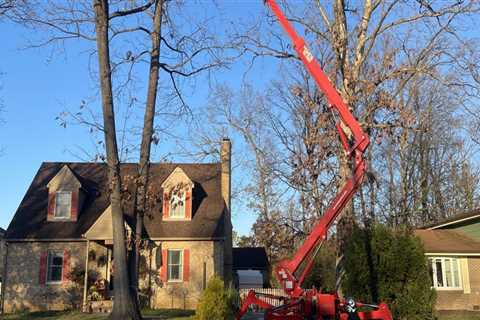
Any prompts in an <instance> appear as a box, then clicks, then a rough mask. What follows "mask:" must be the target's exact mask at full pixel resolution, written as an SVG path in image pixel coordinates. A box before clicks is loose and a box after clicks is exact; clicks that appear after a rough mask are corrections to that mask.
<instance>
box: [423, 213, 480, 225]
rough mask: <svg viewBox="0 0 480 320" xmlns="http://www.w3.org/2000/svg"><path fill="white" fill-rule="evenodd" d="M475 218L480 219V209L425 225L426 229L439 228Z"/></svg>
mask: <svg viewBox="0 0 480 320" xmlns="http://www.w3.org/2000/svg"><path fill="white" fill-rule="evenodd" d="M474 219H480V209H476V210H472V211H469V212H462V213H459V214H456V215H454V216H452V217H449V218H446V219H443V220H441V221H439V222H436V223H431V224H428V225H426V226H425V227H424V229H439V228H444V227H451V226H454V225H456V224H459V223H464V222H466V221H471V220H474Z"/></svg>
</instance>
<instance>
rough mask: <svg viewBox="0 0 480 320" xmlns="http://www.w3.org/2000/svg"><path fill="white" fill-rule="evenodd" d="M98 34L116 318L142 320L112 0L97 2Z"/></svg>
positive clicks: (113, 317) (112, 316)
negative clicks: (119, 125) (126, 197)
mask: <svg viewBox="0 0 480 320" xmlns="http://www.w3.org/2000/svg"><path fill="white" fill-rule="evenodd" d="M93 7H94V10H95V34H96V41H97V50H98V66H99V69H100V79H99V80H100V89H101V94H102V113H103V130H104V132H105V145H106V155H107V165H108V182H109V186H110V206H111V208H112V224H113V256H114V259H115V278H114V288H115V300H114V305H113V310H112V314H111V318H112V319H141V315H140V310H139V308H138V305H137V304H136V299H135V298H133V297H132V292H131V291H130V286H129V276H128V266H127V249H126V245H125V239H126V238H125V219H124V215H123V209H122V192H121V189H122V186H121V183H122V180H121V176H120V160H119V157H118V147H117V136H116V130H115V112H114V106H113V91H112V78H111V74H112V70H111V66H110V46H109V19H110V18H109V17H110V14H109V5H108V0H94V1H93Z"/></svg>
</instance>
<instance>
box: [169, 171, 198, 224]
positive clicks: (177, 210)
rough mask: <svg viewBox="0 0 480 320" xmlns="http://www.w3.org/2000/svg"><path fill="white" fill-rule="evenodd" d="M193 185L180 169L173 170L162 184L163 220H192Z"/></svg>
mask: <svg viewBox="0 0 480 320" xmlns="http://www.w3.org/2000/svg"><path fill="white" fill-rule="evenodd" d="M194 185H195V184H194V183H193V181H192V180H190V178H189V177H188V176H187V174H186V173H185V171H183V170H182V169H181V168H180V167H177V168H175V170H173V171H172V173H171V174H170V175H169V176H168V177H167V178H166V179H165V181H164V182H163V183H162V188H163V220H164V221H168V220H172V221H173V220H192V190H193V187H194Z"/></svg>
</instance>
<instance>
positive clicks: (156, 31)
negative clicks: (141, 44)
mask: <svg viewBox="0 0 480 320" xmlns="http://www.w3.org/2000/svg"><path fill="white" fill-rule="evenodd" d="M163 2H164V1H163V0H159V1H157V3H156V5H155V14H154V17H153V30H152V33H151V39H152V52H151V54H150V71H149V79H148V89H147V90H148V91H147V102H146V105H145V116H144V119H143V132H142V144H141V147H140V163H139V166H138V179H137V192H136V194H137V207H136V226H135V267H134V270H135V271H134V272H135V275H134V276H133V277H132V279H134V287H135V290H136V292H137V297H138V290H139V288H138V277H139V267H140V249H141V242H142V231H143V219H144V216H145V211H146V207H147V189H148V178H149V171H150V150H151V145H152V136H153V122H154V118H155V107H156V99H157V89H158V76H159V60H160V36H161V30H162V15H163Z"/></svg>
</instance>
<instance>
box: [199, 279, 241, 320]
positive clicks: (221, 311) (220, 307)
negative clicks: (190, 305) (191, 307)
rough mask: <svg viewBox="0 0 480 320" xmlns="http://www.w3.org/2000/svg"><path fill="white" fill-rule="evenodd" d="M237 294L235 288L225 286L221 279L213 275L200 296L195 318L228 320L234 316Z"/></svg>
mask: <svg viewBox="0 0 480 320" xmlns="http://www.w3.org/2000/svg"><path fill="white" fill-rule="evenodd" d="M237 301H238V294H237V292H236V290H235V289H233V288H231V287H229V288H225V285H224V283H223V280H222V279H220V278H218V277H213V278H211V279H210V280H209V281H208V284H207V288H206V289H205V291H204V292H203V294H202V297H201V298H200V302H199V304H198V307H197V311H196V316H195V319H196V320H229V319H233V318H234V314H235V311H236V303H237Z"/></svg>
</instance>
